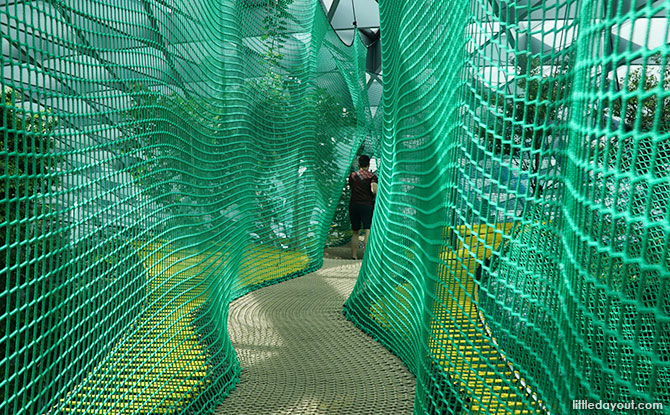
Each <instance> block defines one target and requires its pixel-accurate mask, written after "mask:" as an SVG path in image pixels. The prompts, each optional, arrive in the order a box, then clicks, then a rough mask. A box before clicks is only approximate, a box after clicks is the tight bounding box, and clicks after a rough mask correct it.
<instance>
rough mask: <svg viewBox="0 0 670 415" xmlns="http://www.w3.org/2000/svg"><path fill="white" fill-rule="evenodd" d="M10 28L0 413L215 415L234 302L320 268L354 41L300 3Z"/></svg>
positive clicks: (362, 110)
mask: <svg viewBox="0 0 670 415" xmlns="http://www.w3.org/2000/svg"><path fill="white" fill-rule="evenodd" d="M0 19H1V20H0V25H1V26H2V42H3V43H2V45H3V55H2V57H0V62H1V63H2V68H3V81H2V87H3V90H2V103H1V104H0V109H1V110H2V117H1V120H2V126H1V129H0V136H1V137H2V150H1V151H2V153H1V154H0V163H1V164H2V168H3V172H2V180H3V184H4V189H5V190H4V192H3V194H2V196H0V198H1V199H2V204H1V205H0V206H1V210H0V223H2V230H1V231H0V238H2V239H1V240H0V246H2V251H1V253H0V261H1V262H0V270H2V278H1V280H2V284H3V285H2V288H1V289H0V292H1V294H0V295H1V297H0V299H1V303H0V310H1V311H0V319H1V320H0V326H1V327H2V336H1V339H2V345H1V347H0V348H1V349H2V357H1V365H2V366H1V370H0V372H1V373H2V375H3V376H2V380H1V381H0V393H2V397H1V400H0V412H1V413H4V414H30V415H34V414H46V413H49V414H55V413H97V414H103V413H106V414H130V413H186V412H188V413H199V412H203V411H207V410H210V409H212V408H213V407H214V405H216V404H217V403H218V402H220V401H221V399H222V398H223V397H224V396H225V395H227V393H228V392H229V391H230V390H231V389H232V388H233V387H234V385H235V383H236V382H237V376H238V372H239V367H238V364H237V359H236V356H235V353H234V351H233V349H232V346H231V344H230V342H229V339H228V335H227V330H226V321H227V320H226V319H227V309H228V304H229V302H230V301H231V300H232V299H234V298H236V297H238V296H240V295H242V294H244V293H246V292H248V291H249V290H251V289H253V288H256V287H260V286H263V285H267V284H270V283H274V282H278V281H280V280H282V279H285V278H289V277H292V276H296V275H299V274H302V273H305V272H308V271H309V270H314V269H317V268H318V267H319V266H320V264H321V262H322V252H323V246H324V243H325V237H326V233H327V231H328V226H327V225H326V226H324V225H323V224H328V223H329V222H330V220H331V218H332V216H333V212H334V209H335V207H336V204H337V201H338V199H339V196H340V190H341V187H342V182H343V179H344V177H345V175H346V174H348V167H349V165H350V164H351V161H352V159H353V157H354V152H355V150H356V149H357V148H358V147H359V146H360V143H361V142H362V141H363V139H364V137H365V135H366V131H367V129H368V127H367V125H368V124H369V119H370V115H369V108H368V105H367V95H366V94H365V91H364V89H363V88H364V85H365V72H364V69H363V68H364V61H365V48H364V46H363V45H362V44H361V42H360V40H357V41H356V42H354V44H353V46H351V47H347V46H346V45H344V44H343V43H342V42H341V41H340V40H339V38H338V37H337V35H336V34H335V32H333V31H332V29H331V28H330V25H329V23H328V21H327V20H326V17H325V14H324V13H323V11H322V8H321V6H320V5H319V4H318V3H317V2H315V1H311V0H280V1H255V0H248V1H232V0H231V1H216V2H214V1H206V0H202V1H198V0H192V1H178V2H173V1H167V2H164V1H155V0H129V1H123V2H118V3H117V2H99V1H93V0H90V1H84V0H81V1H68V2H60V1H17V2H3V3H2V6H0Z"/></svg>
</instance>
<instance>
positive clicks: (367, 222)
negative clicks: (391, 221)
mask: <svg viewBox="0 0 670 415" xmlns="http://www.w3.org/2000/svg"><path fill="white" fill-rule="evenodd" d="M361 222H363V255H365V248H367V246H368V238H369V237H370V227H371V226H372V206H365V207H364V209H363V212H362V214H361Z"/></svg>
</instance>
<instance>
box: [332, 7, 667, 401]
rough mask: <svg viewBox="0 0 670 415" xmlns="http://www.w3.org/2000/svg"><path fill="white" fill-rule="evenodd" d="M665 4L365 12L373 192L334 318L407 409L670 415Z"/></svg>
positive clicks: (382, 10)
mask: <svg viewBox="0 0 670 415" xmlns="http://www.w3.org/2000/svg"><path fill="white" fill-rule="evenodd" d="M669 8H670V2H668V1H654V2H652V1H649V2H629V1H613V2H610V1H570V0H566V1H538V2H533V1H513V2H499V1H492V2H488V1H469V0H468V1H465V0H463V1H453V2H449V5H448V6H446V4H445V3H442V2H430V1H423V0H410V1H404V2H380V13H381V27H382V56H383V59H382V63H383V72H384V106H383V107H384V124H383V135H382V141H381V148H380V154H381V157H382V163H381V172H380V194H379V197H378V199H377V207H376V211H375V218H374V222H373V226H372V235H371V241H370V245H369V248H368V252H367V253H366V258H365V260H364V262H363V269H362V272H361V275H360V276H359V279H358V283H357V286H356V288H355V290H354V294H353V295H352V297H351V298H350V299H349V300H348V302H347V304H346V305H345V312H346V314H347V315H348V316H349V318H350V319H351V320H353V321H354V322H356V323H357V324H359V325H360V326H361V327H363V328H364V329H365V330H366V331H367V332H368V333H370V334H371V335H373V336H374V337H376V338H377V339H379V341H381V342H382V343H384V344H385V345H387V346H388V347H389V348H390V349H391V350H392V351H394V352H395V353H396V354H397V355H398V356H400V357H401V358H402V359H403V360H404V361H405V362H406V364H407V365H408V367H409V368H410V369H411V370H412V371H413V372H414V373H415V374H416V375H417V393H416V400H415V413H429V414H437V413H442V414H447V413H450V414H466V413H467V414H484V413H486V414H492V413H495V414H502V413H505V414H507V413H517V414H523V413H551V414H572V413H579V408H578V407H575V406H578V405H579V403H575V404H573V400H580V401H584V400H588V401H589V402H590V403H598V402H599V401H600V400H602V401H603V402H605V403H626V404H630V402H631V401H635V404H636V405H638V404H642V405H644V404H647V403H649V404H651V403H664V404H665V409H661V408H656V409H651V410H648V411H643V410H641V409H639V408H636V409H630V408H626V407H624V408H615V409H614V410H612V411H611V412H610V411H609V410H608V409H599V410H594V411H593V412H591V411H584V412H585V413H654V414H660V413H670V287H668V284H669V283H670V255H669V252H670V239H669V235H670V212H669V206H668V200H669V199H670V138H669V137H670V128H669V126H670V112H669V110H670V62H668V57H669V56H670V49H669V48H668V46H667V45H666V43H667V39H668V35H667V33H668V28H669V27H670V25H669V24H668V9H669ZM573 405H575V406H573Z"/></svg>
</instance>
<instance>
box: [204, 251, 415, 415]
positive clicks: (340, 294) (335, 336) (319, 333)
mask: <svg viewBox="0 0 670 415" xmlns="http://www.w3.org/2000/svg"><path fill="white" fill-rule="evenodd" d="M359 268H360V261H356V262H353V261H350V260H349V261H346V260H337V259H325V260H324V266H323V268H322V269H321V270H319V271H317V272H315V273H312V274H309V275H306V276H304V277H300V278H297V279H294V280H291V281H287V282H284V283H281V284H278V285H273V286H270V287H266V288H263V289H260V290H258V291H254V292H252V293H250V294H248V295H246V296H244V297H242V298H240V299H238V300H237V301H235V302H234V303H233V304H232V305H231V308H230V317H229V331H230V336H231V339H232V341H233V344H234V346H235V350H236V351H237V355H238V358H239V360H240V363H241V365H242V368H243V369H242V373H241V376H240V383H239V385H238V386H237V388H236V389H235V390H234V391H233V392H232V393H231V394H230V396H228V398H226V399H225V401H224V403H223V405H222V406H220V407H219V408H218V410H217V411H216V413H217V414H236V415H238V414H333V413H356V414H411V413H412V406H413V401H414V388H415V380H414V378H413V377H412V375H411V374H410V373H409V372H408V371H407V369H406V368H405V367H404V365H403V364H402V363H401V361H400V360H399V359H398V358H397V357H395V356H394V355H392V354H390V353H389V352H388V351H387V350H386V349H384V348H383V347H382V346H381V345H380V344H378V343H376V342H375V341H374V340H373V339H372V338H370V337H368V336H367V335H365V334H364V333H363V332H361V331H360V330H359V329H357V328H356V327H354V325H353V324H351V323H350V322H348V321H347V320H345V319H344V317H343V316H342V311H341V310H342V304H343V303H344V301H345V300H346V298H347V296H348V295H349V293H350V292H351V290H352V289H353V287H354V283H355V281H356V276H357V275H358V270H359Z"/></svg>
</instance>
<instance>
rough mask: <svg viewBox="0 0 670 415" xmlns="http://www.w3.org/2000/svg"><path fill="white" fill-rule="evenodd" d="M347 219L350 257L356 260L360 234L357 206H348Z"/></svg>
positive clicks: (359, 217)
mask: <svg viewBox="0 0 670 415" xmlns="http://www.w3.org/2000/svg"><path fill="white" fill-rule="evenodd" d="M349 219H350V220H351V230H352V232H353V234H352V235H351V257H352V258H353V259H358V235H359V234H360V233H361V214H360V212H359V209H358V206H356V205H349Z"/></svg>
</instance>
